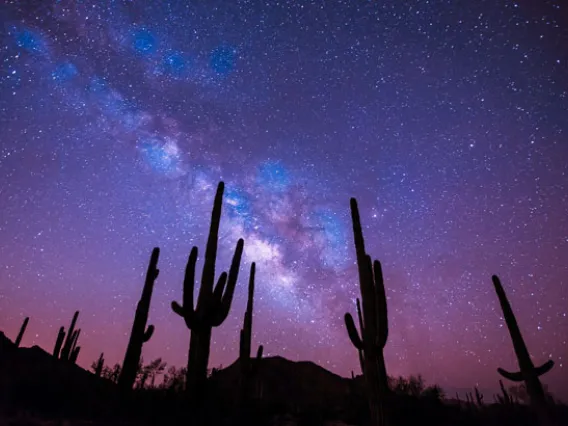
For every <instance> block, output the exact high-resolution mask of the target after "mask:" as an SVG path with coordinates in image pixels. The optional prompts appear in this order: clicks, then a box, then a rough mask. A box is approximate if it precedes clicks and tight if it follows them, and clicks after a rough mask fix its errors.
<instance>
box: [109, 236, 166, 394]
mask: <svg viewBox="0 0 568 426" xmlns="http://www.w3.org/2000/svg"><path fill="white" fill-rule="evenodd" d="M159 256H160V249H159V248H157V247H156V248H154V250H152V255H151V256H150V263H149V265H148V270H147V272H146V281H145V282H144V288H143V290H142V296H141V297H140V301H139V302H138V305H137V306H136V313H135V315H134V323H133V324H132V332H131V333H130V340H129V342H128V347H127V348H126V353H125V355H124V362H123V363H122V369H121V370H120V376H119V378H118V386H119V387H120V388H121V389H122V390H124V391H128V390H131V389H132V387H133V386H134V382H135V381H136V374H137V373H138V365H139V363H140V356H141V355H142V346H143V345H144V343H146V342H147V341H148V340H150V338H151V337H152V333H153V332H154V326H153V325H149V326H148V328H146V323H147V322H148V314H149V311H150V301H151V300H152V291H153V289H154V282H155V281H156V278H158V274H159V273H160V271H159V269H158V268H157V266H158V257H159Z"/></svg>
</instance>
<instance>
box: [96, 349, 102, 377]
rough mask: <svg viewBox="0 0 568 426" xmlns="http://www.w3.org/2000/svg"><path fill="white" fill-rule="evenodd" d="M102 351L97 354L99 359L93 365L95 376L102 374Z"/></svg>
mask: <svg viewBox="0 0 568 426" xmlns="http://www.w3.org/2000/svg"><path fill="white" fill-rule="evenodd" d="M104 355H105V354H104V353H101V355H100V356H99V359H98V360H97V362H96V364H95V365H94V367H95V368H94V373H95V376H97V377H101V376H102V374H103V368H104V366H105V358H104Z"/></svg>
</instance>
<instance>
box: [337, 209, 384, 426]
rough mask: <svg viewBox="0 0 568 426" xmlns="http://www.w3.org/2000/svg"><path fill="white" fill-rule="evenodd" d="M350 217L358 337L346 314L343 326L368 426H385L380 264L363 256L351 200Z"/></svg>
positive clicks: (382, 293) (357, 212)
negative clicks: (358, 366)
mask: <svg viewBox="0 0 568 426" xmlns="http://www.w3.org/2000/svg"><path fill="white" fill-rule="evenodd" d="M351 217H352V220H353V234H354V240H355V252H356V255H357V266H358V269H359V284H360V288H361V298H362V300H363V309H362V321H361V319H360V327H361V334H359V333H358V331H357V327H356V326H355V321H353V317H352V316H351V314H349V313H347V314H345V325H346V327H347V333H348V334H349V339H350V340H351V342H352V343H353V345H354V346H355V347H356V348H357V350H358V351H360V360H362V362H363V374H364V377H365V382H366V386H367V398H368V403H369V410H370V414H371V424H372V425H373V426H384V425H386V424H387V421H386V416H385V398H386V397H387V395H388V393H389V387H388V377H387V372H386V367H385V358H384V354H383V350H384V348H385V345H386V343H387V338H388V316H387V299H386V294H385V286H384V282H383V273H382V269H381V264H380V262H379V261H378V260H375V262H374V263H373V262H372V261H371V257H370V256H369V255H368V254H367V253H366V252H365V240H364V238H363V231H362V229H361V219H360V216H359V209H358V207H357V200H355V199H354V198H352V199H351ZM358 311H360V308H359V307H358ZM360 316H361V315H360Z"/></svg>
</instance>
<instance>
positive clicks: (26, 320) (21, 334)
mask: <svg viewBox="0 0 568 426" xmlns="http://www.w3.org/2000/svg"><path fill="white" fill-rule="evenodd" d="M28 322H30V317H26V319H25V320H24V322H23V323H22V326H21V327H20V331H19V332H18V337H16V341H15V342H14V343H15V345H16V347H19V346H20V343H22V338H23V337H24V333H25V332H26V328H27V327H28Z"/></svg>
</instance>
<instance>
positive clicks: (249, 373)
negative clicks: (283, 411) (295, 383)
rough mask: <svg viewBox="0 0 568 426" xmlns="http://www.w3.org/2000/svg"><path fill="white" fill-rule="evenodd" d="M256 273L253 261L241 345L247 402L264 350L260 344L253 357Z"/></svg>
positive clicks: (242, 387) (242, 370)
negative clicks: (254, 357)
mask: <svg viewBox="0 0 568 426" xmlns="http://www.w3.org/2000/svg"><path fill="white" fill-rule="evenodd" d="M255 273H256V265H255V264H254V263H253V264H252V265H251V267H250V278H249V287H248V300H247V310H246V312H245V318H244V323H243V328H242V330H241V334H240V345H239V363H240V367H241V398H242V399H243V400H244V401H243V402H244V403H245V404H246V402H248V401H249V400H250V399H251V398H252V392H253V390H254V389H255V386H254V381H255V378H256V375H257V374H258V369H259V367H260V361H261V359H262V352H263V347H262V345H260V346H259V347H258V351H257V353H256V359H251V357H250V352H251V346H252V317H253V298H254V278H255Z"/></svg>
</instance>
